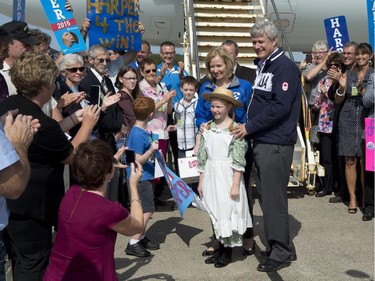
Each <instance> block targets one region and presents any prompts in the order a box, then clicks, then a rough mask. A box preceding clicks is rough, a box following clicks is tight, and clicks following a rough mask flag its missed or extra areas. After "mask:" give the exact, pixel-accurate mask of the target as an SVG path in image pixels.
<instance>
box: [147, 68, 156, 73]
mask: <svg viewBox="0 0 375 281" xmlns="http://www.w3.org/2000/svg"><path fill="white" fill-rule="evenodd" d="M151 71H152V72H153V73H156V69H155V68H153V69H147V70H145V72H146V74H149V73H150V72H151Z"/></svg>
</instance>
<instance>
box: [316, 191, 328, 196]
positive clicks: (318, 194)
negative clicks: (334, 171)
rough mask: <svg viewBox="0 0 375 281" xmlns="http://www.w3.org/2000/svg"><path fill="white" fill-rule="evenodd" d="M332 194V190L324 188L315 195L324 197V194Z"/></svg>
mask: <svg viewBox="0 0 375 281" xmlns="http://www.w3.org/2000/svg"><path fill="white" fill-rule="evenodd" d="M331 194H332V192H328V191H325V190H322V191H320V192H318V193H315V197H324V196H327V195H331Z"/></svg>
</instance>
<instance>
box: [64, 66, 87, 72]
mask: <svg viewBox="0 0 375 281" xmlns="http://www.w3.org/2000/svg"><path fill="white" fill-rule="evenodd" d="M66 70H67V71H69V72H71V73H76V72H77V71H78V70H79V72H84V71H85V70H86V67H84V66H81V67H72V68H67V69H66Z"/></svg>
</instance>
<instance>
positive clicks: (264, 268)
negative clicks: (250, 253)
mask: <svg viewBox="0 0 375 281" xmlns="http://www.w3.org/2000/svg"><path fill="white" fill-rule="evenodd" d="M288 266H290V262H282V261H277V260H271V259H267V260H266V261H265V262H263V263H260V264H259V265H258V267H257V270H258V271H260V272H270V271H276V270H279V269H281V268H284V267H288Z"/></svg>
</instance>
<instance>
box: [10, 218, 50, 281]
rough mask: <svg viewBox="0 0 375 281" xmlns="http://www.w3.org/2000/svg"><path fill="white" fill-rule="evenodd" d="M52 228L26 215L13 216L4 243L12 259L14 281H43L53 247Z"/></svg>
mask: <svg viewBox="0 0 375 281" xmlns="http://www.w3.org/2000/svg"><path fill="white" fill-rule="evenodd" d="M51 236H52V226H51V225H50V224H47V223H45V222H43V221H40V220H35V219H32V218H29V217H25V216H17V215H12V214H11V215H10V217H9V224H8V226H7V227H6V230H5V231H4V241H5V244H6V247H7V249H8V255H9V257H10V258H11V260H12V267H13V280H14V281H41V280H42V279H43V275H44V272H45V270H46V268H47V265H48V260H49V255H50V251H51V248H52V243H51V238H52V237H51Z"/></svg>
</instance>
